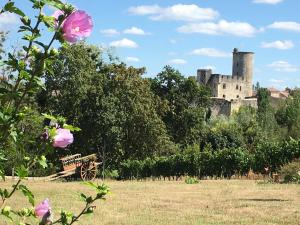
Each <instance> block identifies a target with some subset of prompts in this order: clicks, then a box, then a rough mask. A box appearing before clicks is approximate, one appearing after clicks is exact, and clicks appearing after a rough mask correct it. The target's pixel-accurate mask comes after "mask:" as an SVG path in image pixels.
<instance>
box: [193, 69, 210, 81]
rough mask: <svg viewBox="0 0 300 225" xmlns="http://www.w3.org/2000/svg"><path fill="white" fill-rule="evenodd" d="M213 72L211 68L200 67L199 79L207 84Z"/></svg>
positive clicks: (198, 71)
mask: <svg viewBox="0 0 300 225" xmlns="http://www.w3.org/2000/svg"><path fill="white" fill-rule="evenodd" d="M211 74H212V70H211V69H200V70H197V81H198V82H199V83H201V84H204V85H206V84H207V82H208V80H209V79H210V77H211Z"/></svg>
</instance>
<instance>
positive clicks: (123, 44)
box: [109, 38, 139, 48]
mask: <svg viewBox="0 0 300 225" xmlns="http://www.w3.org/2000/svg"><path fill="white" fill-rule="evenodd" d="M109 46H111V47H116V48H137V47H139V46H138V44H137V43H135V42H134V41H132V40H129V39H127V38H123V39H122V40H119V41H113V42H111V43H110V44H109Z"/></svg>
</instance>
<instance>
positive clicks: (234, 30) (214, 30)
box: [177, 20, 259, 37]
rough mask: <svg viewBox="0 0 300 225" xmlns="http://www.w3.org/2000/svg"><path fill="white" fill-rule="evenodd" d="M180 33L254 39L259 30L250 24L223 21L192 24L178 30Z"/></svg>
mask: <svg viewBox="0 0 300 225" xmlns="http://www.w3.org/2000/svg"><path fill="white" fill-rule="evenodd" d="M177 31H178V32H180V33H202V34H209V35H226V34H227V35H228V34H229V35H234V36H241V37H253V36H254V35H255V34H256V33H257V32H259V30H257V29H256V28H255V27H253V26H252V25H251V24H249V23H245V22H228V21H226V20H221V21H219V22H218V23H190V24H186V25H183V26H181V27H179V28H177Z"/></svg>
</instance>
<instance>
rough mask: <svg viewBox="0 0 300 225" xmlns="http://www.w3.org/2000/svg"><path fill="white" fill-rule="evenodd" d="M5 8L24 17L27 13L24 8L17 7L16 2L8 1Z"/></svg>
mask: <svg viewBox="0 0 300 225" xmlns="http://www.w3.org/2000/svg"><path fill="white" fill-rule="evenodd" d="M3 9H4V11H7V12H11V13H15V14H18V15H19V16H22V17H24V16H25V14H24V13H23V12H22V10H20V9H19V8H17V7H16V6H15V3H14V2H8V3H6V5H5V6H4V8H3Z"/></svg>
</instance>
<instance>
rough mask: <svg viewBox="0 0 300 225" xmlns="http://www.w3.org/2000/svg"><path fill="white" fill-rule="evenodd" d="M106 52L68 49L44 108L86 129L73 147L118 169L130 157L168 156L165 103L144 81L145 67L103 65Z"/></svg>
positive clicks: (49, 83) (60, 60) (44, 97)
mask: <svg viewBox="0 0 300 225" xmlns="http://www.w3.org/2000/svg"><path fill="white" fill-rule="evenodd" d="M102 58H103V57H102V54H101V51H100V50H99V49H97V48H95V47H93V46H88V45H86V44H84V43H80V44H77V45H72V46H68V47H66V48H63V49H62V51H61V54H60V55H59V57H58V59H57V61H56V63H55V66H54V67H53V68H54V73H55V74H56V76H55V77H54V78H53V77H52V75H51V74H47V75H46V77H45V81H46V91H45V92H44V93H42V94H41V96H40V98H39V99H40V105H42V106H43V107H49V110H52V111H53V112H60V113H61V115H63V116H66V117H68V118H69V122H70V123H73V124H76V125H77V126H79V127H81V129H82V131H81V132H80V133H79V134H78V135H77V137H76V140H77V141H76V143H75V145H74V148H73V149H72V150H73V151H75V152H81V153H83V154H87V153H90V152H97V153H98V154H99V156H101V157H102V159H103V160H105V159H106V160H108V159H109V160H108V161H107V163H106V164H109V165H113V166H116V165H118V164H119V163H120V162H121V161H122V160H124V159H127V158H145V157H148V156H154V155H156V154H158V155H160V154H166V153H168V152H170V151H173V150H174V148H175V146H174V145H173V144H172V142H171V141H170V139H169V137H168V135H167V133H166V128H165V125H164V123H163V121H162V120H161V119H160V116H159V115H158V113H157V111H156V109H157V108H159V105H161V103H160V101H159V99H158V98H157V97H156V96H155V95H154V94H153V93H152V92H151V90H150V82H149V80H148V79H144V78H142V75H143V73H144V71H145V69H144V68H140V69H136V68H133V67H127V66H126V65H125V64H123V63H118V62H113V61H108V62H104V60H103V59H102Z"/></svg>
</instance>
